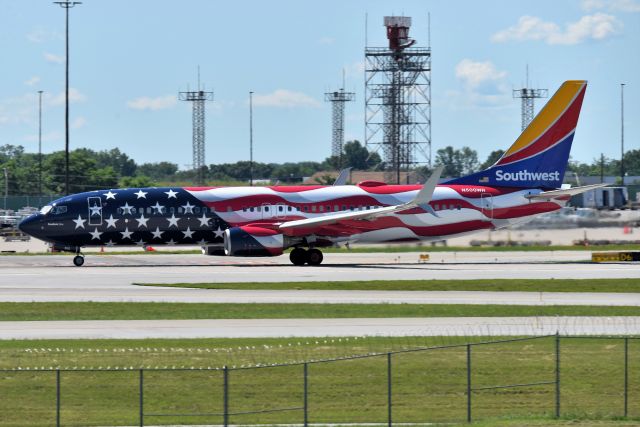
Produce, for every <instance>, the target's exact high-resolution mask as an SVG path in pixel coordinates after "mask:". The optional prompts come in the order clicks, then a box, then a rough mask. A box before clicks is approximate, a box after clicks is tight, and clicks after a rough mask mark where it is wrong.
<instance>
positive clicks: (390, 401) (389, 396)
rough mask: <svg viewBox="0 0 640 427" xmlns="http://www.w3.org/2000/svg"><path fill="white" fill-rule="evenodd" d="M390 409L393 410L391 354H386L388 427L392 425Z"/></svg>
mask: <svg viewBox="0 0 640 427" xmlns="http://www.w3.org/2000/svg"><path fill="white" fill-rule="evenodd" d="M392 408H393V399H392V392H391V353H387V409H388V414H387V415H388V419H387V424H388V425H389V427H391V426H392V424H393V418H392V412H393V411H392Z"/></svg>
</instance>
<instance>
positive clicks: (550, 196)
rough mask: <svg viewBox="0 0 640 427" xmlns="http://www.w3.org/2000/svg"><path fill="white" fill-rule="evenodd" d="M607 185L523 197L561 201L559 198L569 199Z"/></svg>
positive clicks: (593, 185) (566, 189)
mask: <svg viewBox="0 0 640 427" xmlns="http://www.w3.org/2000/svg"><path fill="white" fill-rule="evenodd" d="M607 185H609V184H592V185H584V186H582V187H573V188H565V189H560V190H552V191H543V192H542V193H538V194H530V195H528V196H525V197H526V198H528V199H531V200H551V199H561V198H569V197H571V196H575V195H576V194H581V193H584V192H585V191H589V190H595V189H596V188H602V187H606V186H607Z"/></svg>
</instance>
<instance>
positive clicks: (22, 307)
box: [0, 302, 640, 321]
mask: <svg viewBox="0 0 640 427" xmlns="http://www.w3.org/2000/svg"><path fill="white" fill-rule="evenodd" d="M639 312H640V309H639V308H638V307H634V306H629V307H608V306H578V305H576V306H533V305H532V306H526V305H525V306H523V305H480V304H479V305H463V304H459V305H458V304H451V305H450V304H433V305H432V304H288V303H287V304H215V303H202V304H200V303H119V302H115V303H110V302H27V303H23V302H15V303H14V302H0V321H9V320H153V319H168V320H170V319H302V318H308V319H328V318H357V317H362V318H364V317H378V318H380V317H511V316H637V315H638V313H639Z"/></svg>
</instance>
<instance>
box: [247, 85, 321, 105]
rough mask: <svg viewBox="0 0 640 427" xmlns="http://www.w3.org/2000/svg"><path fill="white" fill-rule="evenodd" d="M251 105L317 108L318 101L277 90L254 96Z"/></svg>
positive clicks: (289, 91) (299, 93)
mask: <svg viewBox="0 0 640 427" xmlns="http://www.w3.org/2000/svg"><path fill="white" fill-rule="evenodd" d="M253 105H255V106H257V107H285V108H291V107H319V106H320V105H321V104H320V102H319V101H318V100H316V99H314V98H312V97H310V96H309V95H306V94H304V93H302V92H294V91H291V90H287V89H277V90H275V91H273V92H272V93H269V94H266V95H259V94H255V95H254V96H253Z"/></svg>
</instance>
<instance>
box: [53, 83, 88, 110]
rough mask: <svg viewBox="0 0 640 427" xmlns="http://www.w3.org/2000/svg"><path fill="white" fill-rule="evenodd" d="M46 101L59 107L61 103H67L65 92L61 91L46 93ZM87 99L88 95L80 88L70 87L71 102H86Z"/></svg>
mask: <svg viewBox="0 0 640 427" xmlns="http://www.w3.org/2000/svg"><path fill="white" fill-rule="evenodd" d="M44 99H45V103H46V104H47V105H50V106H52V107H57V106H60V105H64V103H65V93H64V92H60V93H59V94H57V95H48V94H45V97H44ZM86 100H87V97H86V96H85V95H84V94H83V93H81V92H80V91H79V90H78V89H75V88H72V87H71V88H69V104H75V103H78V102H84V101H86Z"/></svg>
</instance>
